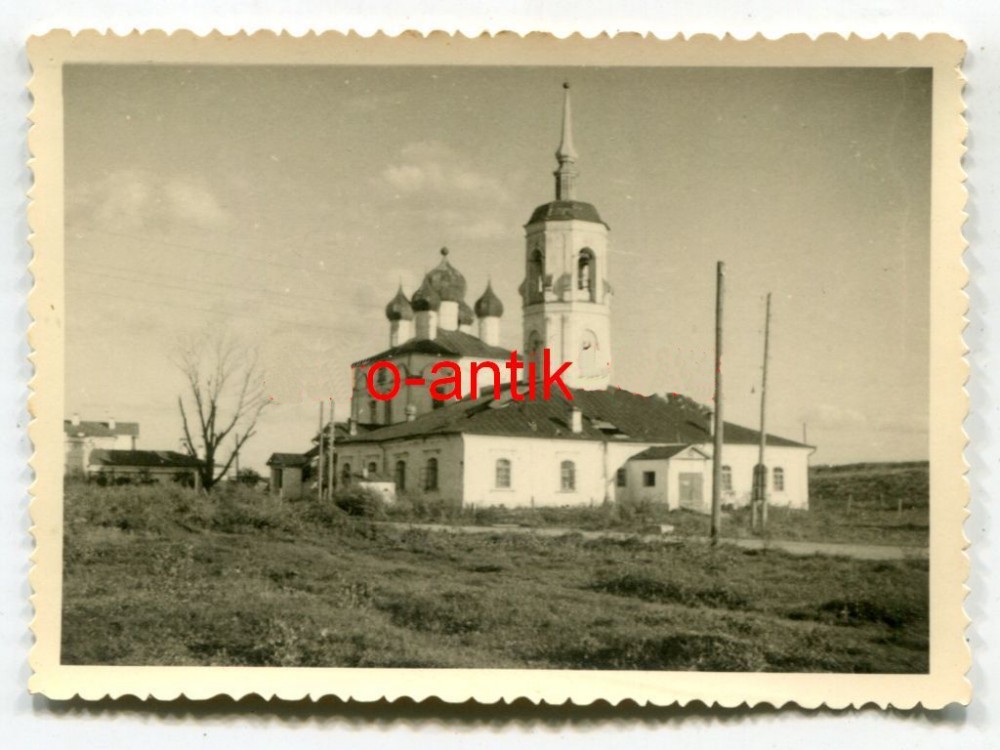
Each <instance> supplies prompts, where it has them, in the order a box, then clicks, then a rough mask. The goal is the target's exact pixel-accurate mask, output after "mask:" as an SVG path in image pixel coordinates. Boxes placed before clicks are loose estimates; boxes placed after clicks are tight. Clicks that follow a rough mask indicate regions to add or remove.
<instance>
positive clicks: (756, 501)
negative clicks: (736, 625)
mask: <svg viewBox="0 0 1000 750" xmlns="http://www.w3.org/2000/svg"><path fill="white" fill-rule="evenodd" d="M770 337H771V293H770V292H768V293H767V308H766V312H765V313H764V367H763V370H762V373H761V381H760V444H759V446H758V450H757V465H756V466H755V467H754V468H753V497H752V501H751V505H752V506H753V512H752V516H753V525H754V526H755V527H756V526H757V520H758V518H759V521H760V530H761V531H764V530H765V529H766V528H767V464H766V463H765V462H764V450H765V447H766V445H767V431H766V419H765V418H766V415H767V355H768V347H769V344H770Z"/></svg>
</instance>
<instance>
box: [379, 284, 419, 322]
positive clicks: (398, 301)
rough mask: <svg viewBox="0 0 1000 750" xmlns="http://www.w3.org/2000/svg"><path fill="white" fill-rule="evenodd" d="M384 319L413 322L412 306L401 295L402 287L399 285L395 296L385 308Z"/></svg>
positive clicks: (404, 296) (403, 295)
mask: <svg viewBox="0 0 1000 750" xmlns="http://www.w3.org/2000/svg"><path fill="white" fill-rule="evenodd" d="M385 317H386V318H388V319H389V320H413V306H412V305H411V304H410V300H408V299H407V298H406V295H405V294H403V285H402V284H400V285H399V290H398V291H397V292H396V296H395V297H393V298H392V299H391V300H390V301H389V304H388V305H386V306H385Z"/></svg>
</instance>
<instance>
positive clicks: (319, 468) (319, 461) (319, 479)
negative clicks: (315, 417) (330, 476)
mask: <svg viewBox="0 0 1000 750" xmlns="http://www.w3.org/2000/svg"><path fill="white" fill-rule="evenodd" d="M324 463H326V462H325V461H324V460H323V402H322V401H320V402H319V452H318V453H317V454H316V472H317V473H316V499H317V500H319V501H320V502H323V464H324Z"/></svg>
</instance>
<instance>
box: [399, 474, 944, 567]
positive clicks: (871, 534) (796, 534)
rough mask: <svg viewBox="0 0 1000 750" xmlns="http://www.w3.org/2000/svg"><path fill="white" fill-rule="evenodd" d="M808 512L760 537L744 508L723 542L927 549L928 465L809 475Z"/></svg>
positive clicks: (682, 523)
mask: <svg viewBox="0 0 1000 750" xmlns="http://www.w3.org/2000/svg"><path fill="white" fill-rule="evenodd" d="M809 485H810V496H811V497H810V509H809V510H808V511H804V510H790V509H788V508H781V507H772V508H770V510H769V513H768V527H767V530H766V533H764V534H763V535H761V534H759V533H756V532H754V531H752V530H751V528H750V512H749V510H748V509H746V508H741V509H728V508H727V509H725V510H724V512H723V514H722V535H723V536H725V537H731V538H746V537H753V536H765V537H769V538H773V539H793V540H801V541H813V542H844V543H854V544H890V545H898V546H912V547H926V546H927V543H928V539H929V536H928V532H929V512H928V511H929V508H928V496H929V493H928V465H927V463H926V462H915V463H898V464H851V465H845V466H819V467H813V468H812V469H811V470H810V477H809ZM395 515H398V516H400V520H407V521H408V520H426V521H434V522H438V523H455V524H474V525H486V526H492V525H495V524H515V525H518V526H529V527H531V526H536V527H540V526H560V527H568V528H574V529H581V530H588V531H591V530H602V529H608V530H617V531H633V532H640V531H642V530H643V529H645V528H647V527H649V526H653V525H657V524H670V525H672V526H673V527H674V529H675V533H676V534H678V535H681V536H705V535H707V534H708V524H709V522H708V518H707V517H706V516H702V515H698V514H694V513H688V512H686V511H679V510H674V511H670V510H667V509H666V508H665V507H663V506H662V505H657V504H631V505H630V504H624V505H610V506H607V507H602V506H597V507H593V508H586V507H577V508H569V507H567V508H535V509H531V508H516V509H515V508H502V507H501V508H477V509H467V510H464V511H461V512H455V511H454V510H452V509H451V508H449V507H447V506H433V505H432V506H421V505H419V504H418V505H417V506H416V507H414V506H404V507H402V508H400V509H399V511H398V513H394V512H392V511H390V516H395Z"/></svg>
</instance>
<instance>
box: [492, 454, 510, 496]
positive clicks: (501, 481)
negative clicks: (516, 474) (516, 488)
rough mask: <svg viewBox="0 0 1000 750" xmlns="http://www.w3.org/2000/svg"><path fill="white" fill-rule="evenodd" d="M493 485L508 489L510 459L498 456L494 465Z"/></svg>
mask: <svg viewBox="0 0 1000 750" xmlns="http://www.w3.org/2000/svg"><path fill="white" fill-rule="evenodd" d="M495 479H496V481H495V485H496V488H497V489H500V490H507V489H510V461H509V460H508V459H506V458H498V459H497V465H496V476H495Z"/></svg>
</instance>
